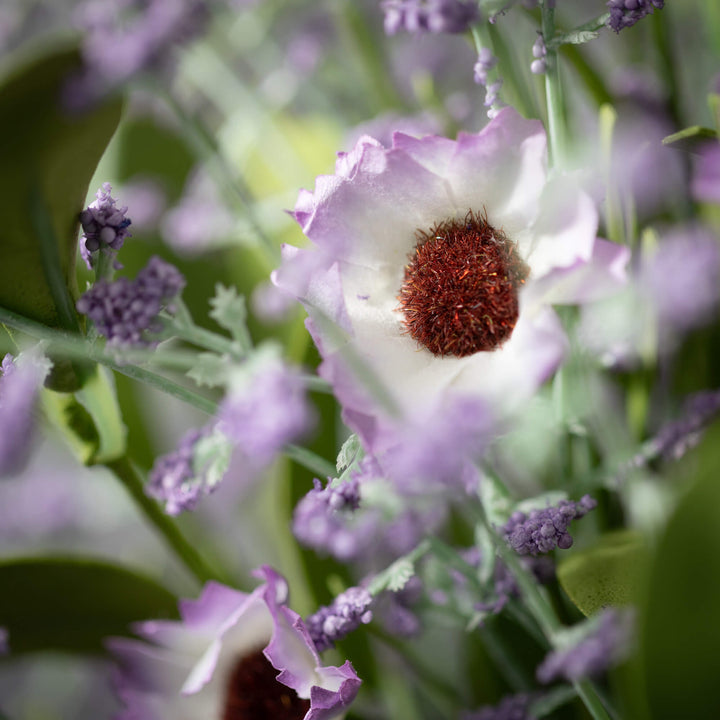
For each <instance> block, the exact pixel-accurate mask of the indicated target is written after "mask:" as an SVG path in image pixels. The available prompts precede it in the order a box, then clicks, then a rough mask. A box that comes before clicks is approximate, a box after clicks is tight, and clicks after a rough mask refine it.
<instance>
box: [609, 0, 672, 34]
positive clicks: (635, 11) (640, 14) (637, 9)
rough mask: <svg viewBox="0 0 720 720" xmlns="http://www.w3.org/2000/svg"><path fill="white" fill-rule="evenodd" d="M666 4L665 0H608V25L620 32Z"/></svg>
mask: <svg viewBox="0 0 720 720" xmlns="http://www.w3.org/2000/svg"><path fill="white" fill-rule="evenodd" d="M664 5H665V0H608V3H607V7H608V9H609V10H610V18H609V19H608V23H607V24H608V27H610V28H612V29H613V30H614V31H615V32H616V33H619V32H620V31H621V30H623V29H624V28H629V27H632V26H633V25H634V24H635V23H636V22H637V21H638V20H642V19H643V18H644V17H645V16H646V15H649V14H650V13H652V12H653V10H654V8H658V10H660V9H662V8H663V7H664Z"/></svg>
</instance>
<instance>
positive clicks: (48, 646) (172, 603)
mask: <svg viewBox="0 0 720 720" xmlns="http://www.w3.org/2000/svg"><path fill="white" fill-rule="evenodd" d="M0 587H2V592H1V593H0V626H3V627H6V628H7V630H8V634H9V642H10V647H11V650H12V653H13V654H14V655H17V654H21V653H26V652H32V651H37V650H64V651H69V652H83V653H96V652H102V650H103V643H104V641H105V639H106V638H108V637H111V636H114V635H124V636H127V635H130V634H131V631H130V627H129V625H130V624H131V623H133V622H136V621H138V620H150V619H156V618H176V617H177V613H178V611H177V598H176V597H175V596H174V595H173V594H172V593H171V592H170V591H168V590H166V589H165V588H164V587H162V586H161V585H159V584H158V583H156V582H155V581H154V580H152V579H150V578H147V577H144V576H142V575H139V574H137V573H135V572H133V571H132V570H129V569H127V568H124V567H121V566H119V565H112V564H110V563H105V562H101V561H98V560H90V559H79V558H62V557H52V558H19V559H14V560H6V561H4V562H2V563H0Z"/></svg>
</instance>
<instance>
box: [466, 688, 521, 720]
mask: <svg viewBox="0 0 720 720" xmlns="http://www.w3.org/2000/svg"><path fill="white" fill-rule="evenodd" d="M532 700H533V696H532V695H528V694H527V693H519V694H517V695H508V696H506V697H504V698H503V699H502V700H501V701H500V703H498V704H497V705H495V706H493V707H490V706H485V707H482V708H480V710H478V711H477V712H473V713H468V714H466V715H463V717H462V720H533V716H532V715H531V714H530V703H531V702H532Z"/></svg>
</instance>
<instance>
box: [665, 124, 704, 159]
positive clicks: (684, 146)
mask: <svg viewBox="0 0 720 720" xmlns="http://www.w3.org/2000/svg"><path fill="white" fill-rule="evenodd" d="M716 139H717V133H716V132H715V130H712V129H710V128H706V127H702V126H701V125H693V126H692V127H688V128H685V129H684V130H680V132H676V133H673V134H672V135H668V136H667V137H664V138H663V139H662V144H663V145H672V146H673V147H675V148H677V149H678V150H684V151H685V152H689V153H697V152H699V149H700V148H701V147H702V146H703V144H704V143H706V142H707V141H708V140H716Z"/></svg>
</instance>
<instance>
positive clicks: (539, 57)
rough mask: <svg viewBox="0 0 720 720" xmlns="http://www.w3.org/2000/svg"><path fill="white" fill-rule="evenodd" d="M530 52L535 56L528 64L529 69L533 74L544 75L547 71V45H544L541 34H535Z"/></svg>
mask: <svg viewBox="0 0 720 720" xmlns="http://www.w3.org/2000/svg"><path fill="white" fill-rule="evenodd" d="M532 54H533V57H534V58H535V59H534V60H533V61H532V63H531V64H530V71H531V72H532V73H534V74H535V75H544V74H545V72H546V71H547V61H546V60H545V57H546V56H547V47H545V38H544V37H543V36H542V35H538V36H537V40H535V42H534V44H533V48H532Z"/></svg>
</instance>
